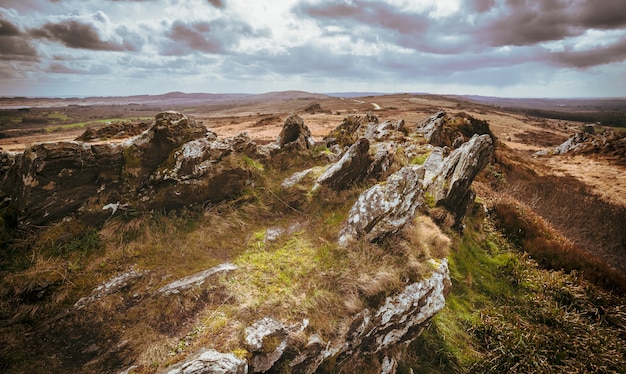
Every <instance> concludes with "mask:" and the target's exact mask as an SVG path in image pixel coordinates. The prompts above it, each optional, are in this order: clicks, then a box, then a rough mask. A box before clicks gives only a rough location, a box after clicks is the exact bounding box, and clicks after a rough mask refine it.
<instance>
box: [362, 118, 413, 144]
mask: <svg viewBox="0 0 626 374" xmlns="http://www.w3.org/2000/svg"><path fill="white" fill-rule="evenodd" d="M404 131H406V129H405V127H404V120H403V119H401V120H398V121H395V122H391V121H385V122H383V123H381V124H379V123H378V121H377V122H371V123H370V124H369V125H368V126H367V129H366V130H365V137H366V138H368V139H369V140H370V141H377V142H380V141H384V140H394V141H401V140H402V139H403V138H404Z"/></svg>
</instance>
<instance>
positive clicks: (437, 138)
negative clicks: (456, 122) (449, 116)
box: [416, 111, 447, 146]
mask: <svg viewBox="0 0 626 374" xmlns="http://www.w3.org/2000/svg"><path fill="white" fill-rule="evenodd" d="M445 115H446V113H445V112H443V111H440V112H437V113H436V114H435V115H433V116H430V117H428V118H426V119H424V120H422V121H421V122H420V123H418V125H417V128H416V131H417V132H418V133H421V134H423V135H424V139H426V141H427V142H429V143H430V144H432V145H436V146H444V145H447V142H446V138H445V134H444V131H443V125H444V117H445Z"/></svg>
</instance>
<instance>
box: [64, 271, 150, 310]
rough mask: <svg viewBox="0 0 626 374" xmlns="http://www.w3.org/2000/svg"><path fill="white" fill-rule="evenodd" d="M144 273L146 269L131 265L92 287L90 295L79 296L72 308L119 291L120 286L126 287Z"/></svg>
mask: <svg viewBox="0 0 626 374" xmlns="http://www.w3.org/2000/svg"><path fill="white" fill-rule="evenodd" d="M146 273H147V271H143V270H137V269H135V268H134V267H132V268H130V269H129V270H127V271H125V272H123V273H121V274H118V275H117V276H115V277H113V278H111V279H109V280H108V281H106V282H104V283H103V284H101V285H99V286H98V287H96V288H94V290H93V291H92V292H91V295H89V296H85V297H81V298H80V299H78V301H77V302H76V303H75V304H74V308H76V309H82V308H84V307H85V306H86V305H87V304H89V303H91V302H93V301H95V300H97V299H101V298H102V297H104V296H106V295H109V294H112V293H115V292H117V291H119V290H120V289H121V288H123V287H126V286H127V285H128V284H129V283H130V282H132V281H134V280H136V279H137V278H139V277H141V276H143V275H144V274H146Z"/></svg>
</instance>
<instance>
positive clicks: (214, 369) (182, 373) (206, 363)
mask: <svg viewBox="0 0 626 374" xmlns="http://www.w3.org/2000/svg"><path fill="white" fill-rule="evenodd" d="M208 373H215V374H217V373H219V374H247V373H248V364H247V363H246V361H245V360H242V359H241V358H239V357H237V356H235V355H234V354H232V353H220V352H218V351H216V350H213V349H209V350H206V351H203V352H201V353H198V354H196V355H194V356H193V357H191V358H189V359H187V360H186V361H184V362H183V363H181V364H178V365H176V366H174V367H172V368H169V369H167V370H166V371H163V372H162V373H161V374H208Z"/></svg>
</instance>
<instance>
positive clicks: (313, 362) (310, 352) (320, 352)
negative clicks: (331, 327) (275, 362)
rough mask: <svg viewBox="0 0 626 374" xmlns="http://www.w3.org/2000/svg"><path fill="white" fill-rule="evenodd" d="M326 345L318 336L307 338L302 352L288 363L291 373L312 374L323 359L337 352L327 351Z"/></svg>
mask: <svg viewBox="0 0 626 374" xmlns="http://www.w3.org/2000/svg"><path fill="white" fill-rule="evenodd" d="M327 348H328V343H327V342H325V341H324V340H323V339H322V338H321V337H320V336H319V335H317V334H313V335H311V336H310V337H309V340H308V342H307V343H306V345H305V347H304V350H303V351H302V352H300V354H299V355H298V356H296V357H295V358H294V359H293V360H291V361H290V362H289V367H290V368H291V371H292V372H293V373H302V374H312V373H314V372H315V371H316V370H317V368H318V367H319V366H320V364H321V363H322V362H323V361H324V359H326V358H328V357H329V356H331V355H333V354H335V353H337V352H338V351H337V350H331V351H327Z"/></svg>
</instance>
